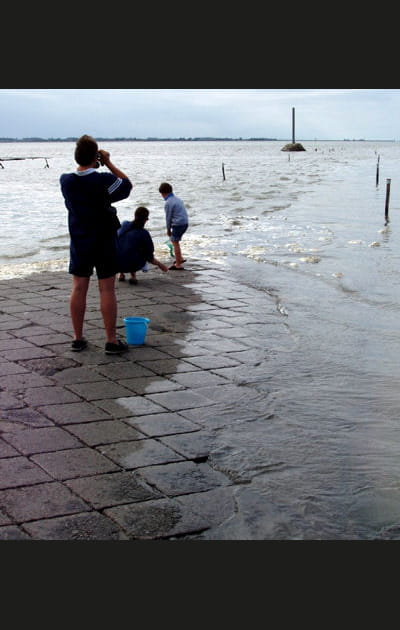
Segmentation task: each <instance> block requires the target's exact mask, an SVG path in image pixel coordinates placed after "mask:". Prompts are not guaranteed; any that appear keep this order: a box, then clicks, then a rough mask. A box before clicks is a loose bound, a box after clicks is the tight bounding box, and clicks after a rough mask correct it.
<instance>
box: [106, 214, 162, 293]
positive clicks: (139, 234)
mask: <svg viewBox="0 0 400 630" xmlns="http://www.w3.org/2000/svg"><path fill="white" fill-rule="evenodd" d="M149 214H150V213H149V211H148V209H147V208H145V207H144V206H139V207H138V208H136V210H135V218H134V220H133V221H123V222H122V225H121V227H120V228H119V230H118V261H119V267H118V269H119V272H120V273H119V276H118V280H119V281H120V282H122V281H124V280H125V273H130V274H131V277H130V279H129V284H137V278H136V271H139V270H140V269H143V268H144V270H145V271H147V269H146V266H147V263H148V262H149V263H151V264H152V265H156V266H157V267H159V269H161V271H168V267H167V266H166V265H164V264H163V263H162V262H160V261H159V260H157V258H155V257H154V243H153V239H152V238H151V236H150V233H149V232H148V230H146V229H145V227H144V226H145V224H146V222H147V221H148V218H149Z"/></svg>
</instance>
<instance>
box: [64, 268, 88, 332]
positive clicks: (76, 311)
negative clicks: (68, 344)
mask: <svg viewBox="0 0 400 630" xmlns="http://www.w3.org/2000/svg"><path fill="white" fill-rule="evenodd" d="M89 281H90V278H79V277H78V276H73V277H72V291H71V297H70V301H69V309H70V314H71V321H72V328H73V329H74V339H82V336H83V321H84V318H85V311H86V295H87V292H88V288H89Z"/></svg>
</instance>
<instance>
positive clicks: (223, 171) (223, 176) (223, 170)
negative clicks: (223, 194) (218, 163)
mask: <svg viewBox="0 0 400 630" xmlns="http://www.w3.org/2000/svg"><path fill="white" fill-rule="evenodd" d="M222 179H223V180H224V181H225V169H224V163H223V162H222Z"/></svg>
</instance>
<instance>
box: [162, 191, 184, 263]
mask: <svg viewBox="0 0 400 630" xmlns="http://www.w3.org/2000/svg"><path fill="white" fill-rule="evenodd" d="M158 191H159V193H160V194H161V196H162V197H163V199H164V201H165V205H164V210H165V221H166V225H167V234H168V236H169V238H170V240H171V243H172V245H173V248H174V254H175V262H174V264H173V265H172V266H171V267H170V269H175V270H177V271H180V270H181V269H184V267H182V264H183V263H184V262H186V259H184V258H183V257H182V252H181V246H180V241H181V238H182V236H183V235H184V233H185V232H186V230H187V229H188V227H189V217H188V213H187V211H186V208H185V206H184V204H183V201H182V200H181V199H179V197H176V196H175V195H174V193H173V190H172V186H171V184H168V183H167V182H163V183H162V184H160V186H159V189H158Z"/></svg>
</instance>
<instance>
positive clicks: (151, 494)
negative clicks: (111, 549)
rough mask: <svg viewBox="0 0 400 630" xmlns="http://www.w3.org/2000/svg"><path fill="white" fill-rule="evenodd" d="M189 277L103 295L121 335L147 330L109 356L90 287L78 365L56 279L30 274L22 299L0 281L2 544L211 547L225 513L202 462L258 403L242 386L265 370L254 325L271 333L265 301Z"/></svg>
mask: <svg viewBox="0 0 400 630" xmlns="http://www.w3.org/2000/svg"><path fill="white" fill-rule="evenodd" d="M190 267H191V268H190V270H189V269H186V270H185V272H182V273H180V274H173V273H170V274H162V273H161V272H159V270H158V269H156V268H154V269H151V270H150V271H149V272H148V273H147V274H143V278H142V277H141V278H140V282H139V284H138V285H137V286H135V287H132V286H130V285H129V283H118V282H117V283H116V291H117V298H118V331H119V334H120V336H122V337H123V336H124V334H125V327H124V324H123V317H125V316H128V315H133V314H134V315H136V316H144V317H149V318H150V320H151V322H150V325H149V329H148V333H147V336H146V340H145V343H144V344H143V345H142V346H131V347H130V350H129V352H128V353H126V354H124V355H120V356H109V355H105V353H104V343H105V340H104V330H103V323H102V318H101V314H100V311H99V300H98V289H97V283H96V282H95V280H93V282H91V284H90V287H89V292H88V304H87V312H86V318H85V322H86V323H85V333H84V334H85V336H86V337H87V339H88V342H89V347H88V349H87V350H85V351H84V352H81V353H74V352H72V351H71V347H70V344H71V340H72V335H71V322H70V318H69V295H70V289H71V277H70V276H69V274H68V273H67V271H65V272H51V273H46V274H36V273H35V274H32V275H31V276H29V291H26V290H25V289H23V288H21V287H20V286H19V281H18V279H9V280H4V281H0V306H1V307H0V377H1V378H0V540H1V541H7V540H31V541H32V540H80V541H85V540H87V541H89V540H99V541H100V540H109V541H129V540H141V539H146V540H148V539H150V540H155V539H170V540H181V539H186V538H193V537H194V538H196V537H197V536H200V537H201V534H202V533H203V532H207V531H208V530H210V531H211V532H215V533H214V538H215V536H217V532H218V527H219V526H220V525H223V523H224V522H226V521H229V520H230V519H231V517H232V515H233V514H234V513H235V511H236V510H237V509H238V505H237V503H236V500H235V491H236V490H237V486H236V485H235V480H234V479H233V478H230V477H229V476H228V475H227V474H225V472H221V471H220V470H217V469H215V468H213V465H212V462H213V457H212V454H213V451H214V450H215V449H218V448H220V447H221V444H220V442H219V437H218V433H219V429H220V428H222V427H224V426H225V425H227V424H231V425H232V424H234V423H235V422H241V421H243V420H246V419H249V418H252V417H253V416H252V414H254V413H255V411H256V410H258V407H257V405H261V403H262V401H260V394H259V393H258V392H257V390H256V389H255V388H253V387H252V384H251V383H243V378H244V375H246V374H247V373H248V372H249V366H251V368H253V367H254V365H255V364H256V363H257V362H259V361H262V360H264V361H265V358H266V352H267V350H265V349H264V348H263V347H262V344H260V343H259V341H258V342H257V341H254V339H255V338H256V333H257V327H259V328H260V330H262V331H263V333H262V334H264V335H267V334H268V325H274V323H278V324H279V323H280V322H279V318H277V316H276V308H275V304H274V300H273V299H272V298H271V299H270V298H268V296H265V294H262V296H260V294H259V293H258V292H257V291H256V290H252V289H250V288H248V287H243V286H238V285H237V284H236V283H234V282H233V281H232V280H231V278H230V276H229V274H228V273H226V272H225V271H224V270H222V269H205V268H204V267H203V266H202V265H201V264H199V263H193V264H192V265H190ZM253 305H256V309H254V308H252V306H253ZM254 312H256V313H257V315H256V316H255V315H254V314H253V313H254ZM250 324H251V325H253V329H252V330H253V332H252V335H251V336H249V335H248V328H247V326H248V325H250ZM259 324H260V326H259ZM267 324H268V325H267ZM274 330H275V334H277V331H278V328H277V327H276V326H275V327H274ZM210 537H211V538H212V534H210Z"/></svg>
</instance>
